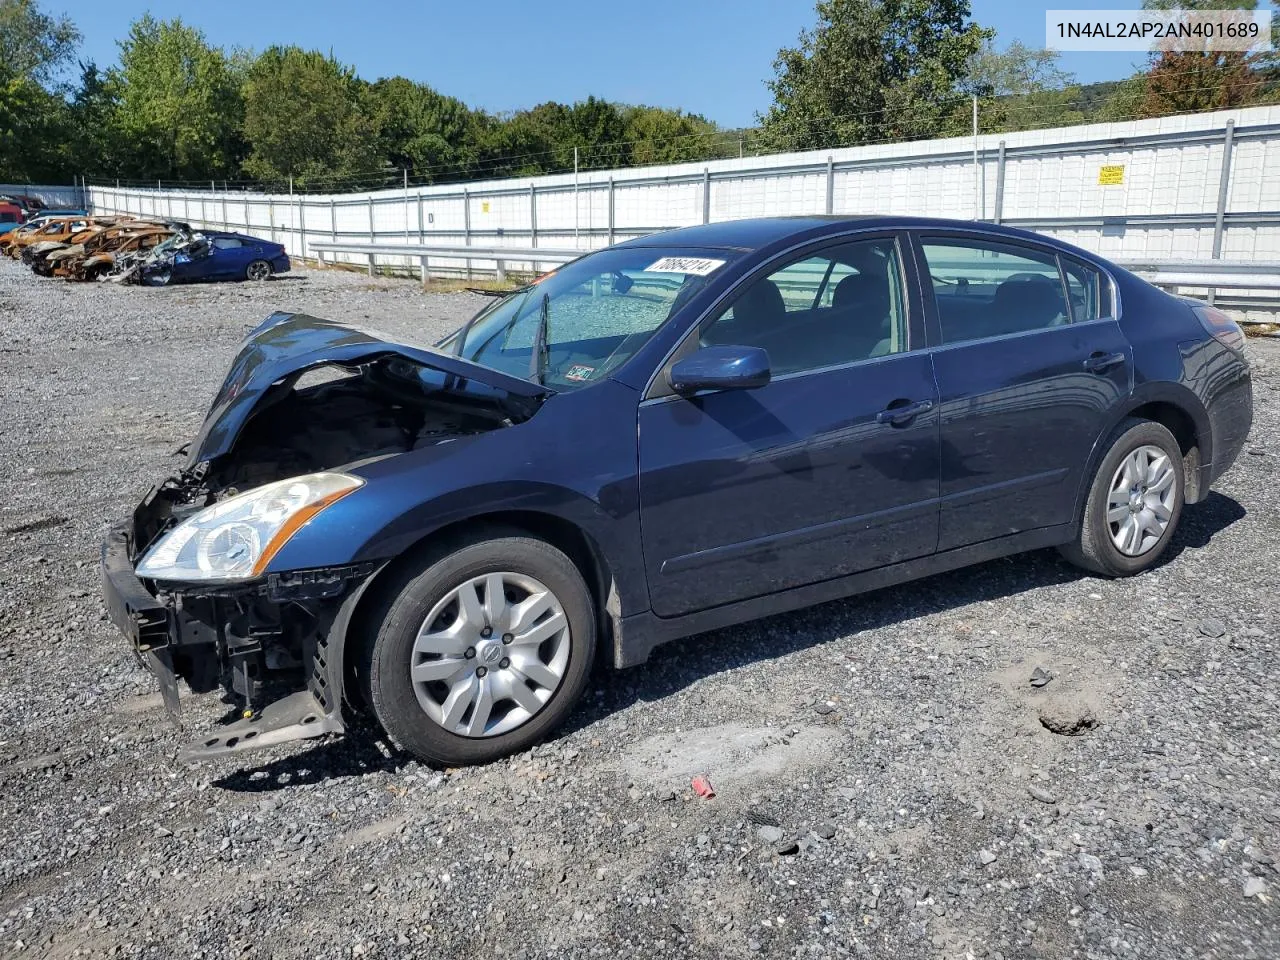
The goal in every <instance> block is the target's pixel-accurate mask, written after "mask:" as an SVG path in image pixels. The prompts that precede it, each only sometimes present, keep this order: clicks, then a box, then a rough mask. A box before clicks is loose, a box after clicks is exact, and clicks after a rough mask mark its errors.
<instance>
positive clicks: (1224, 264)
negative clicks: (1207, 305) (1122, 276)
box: [1115, 259, 1280, 291]
mask: <svg viewBox="0 0 1280 960" xmlns="http://www.w3.org/2000/svg"><path fill="white" fill-rule="evenodd" d="M1115 263H1116V265H1117V266H1121V267H1124V268H1125V269H1126V270H1129V271H1131V272H1133V273H1136V274H1137V275H1138V276H1140V277H1142V278H1143V279H1144V280H1146V281H1147V282H1149V283H1153V284H1155V285H1156V286H1157V287H1164V288H1177V287H1196V288H1208V289H1214V288H1219V287H1220V288H1224V289H1235V290H1277V291H1280V263H1277V262H1276V261H1273V260H1252V261H1245V260H1134V259H1121V260H1116V261H1115Z"/></svg>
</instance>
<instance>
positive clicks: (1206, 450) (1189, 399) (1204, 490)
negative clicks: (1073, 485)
mask: <svg viewBox="0 0 1280 960" xmlns="http://www.w3.org/2000/svg"><path fill="white" fill-rule="evenodd" d="M1152 403H1164V404H1168V405H1170V406H1172V407H1176V408H1177V409H1178V410H1180V411H1182V412H1183V413H1185V414H1186V415H1187V417H1188V418H1189V419H1190V420H1191V422H1192V424H1193V425H1194V427H1195V441H1194V443H1195V445H1194V447H1193V448H1192V449H1191V450H1190V451H1189V452H1188V453H1187V454H1186V456H1185V457H1184V458H1183V463H1184V465H1185V466H1184V469H1185V470H1186V471H1187V495H1186V501H1187V502H1188V503H1197V502H1199V501H1200V500H1202V499H1203V498H1204V497H1205V496H1206V495H1207V494H1208V492H1209V476H1210V469H1211V467H1210V463H1209V457H1210V455H1211V453H1210V452H1211V451H1212V450H1213V428H1212V427H1211V425H1210V423H1209V414H1208V412H1207V411H1206V410H1205V408H1204V404H1203V403H1202V402H1201V401H1200V398H1199V397H1198V396H1196V394H1195V393H1194V392H1193V391H1192V390H1191V389H1190V388H1189V387H1186V386H1184V385H1183V384H1180V383H1172V382H1168V381H1164V382H1158V383H1142V384H1139V385H1138V386H1136V387H1134V390H1133V392H1132V393H1131V394H1130V395H1129V397H1128V399H1127V400H1126V401H1125V402H1124V403H1123V404H1121V405H1119V406H1117V407H1116V408H1115V410H1114V411H1113V413H1112V416H1111V418H1110V420H1109V421H1108V422H1107V425H1106V427H1105V429H1103V430H1102V432H1101V433H1100V434H1099V435H1098V439H1097V440H1096V441H1095V442H1094V445H1093V449H1092V450H1091V451H1090V453H1089V467H1088V469H1087V470H1085V471H1084V473H1083V474H1081V478H1080V486H1079V488H1078V489H1077V490H1076V507H1075V513H1074V516H1073V523H1074V524H1075V526H1076V528H1077V529H1078V528H1079V525H1080V518H1081V517H1082V516H1083V515H1084V501H1085V497H1086V496H1087V495H1088V492H1089V488H1090V487H1091V486H1092V485H1093V475H1094V473H1095V471H1097V469H1098V464H1099V463H1101V462H1102V458H1103V457H1105V456H1106V455H1107V450H1108V449H1110V441H1111V437H1112V434H1114V433H1115V431H1116V428H1117V427H1119V426H1120V424H1121V423H1123V422H1124V421H1125V420H1126V419H1127V418H1128V417H1131V416H1133V414H1134V411H1136V410H1140V409H1141V408H1142V407H1145V406H1147V405H1148V404H1152Z"/></svg>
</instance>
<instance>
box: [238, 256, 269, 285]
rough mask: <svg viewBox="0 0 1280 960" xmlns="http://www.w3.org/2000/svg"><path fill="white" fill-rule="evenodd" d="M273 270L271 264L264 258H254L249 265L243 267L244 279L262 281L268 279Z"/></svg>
mask: <svg viewBox="0 0 1280 960" xmlns="http://www.w3.org/2000/svg"><path fill="white" fill-rule="evenodd" d="M273 272H274V271H272V269H271V264H270V263H268V262H267V261H266V260H254V261H253V262H252V263H251V264H249V266H247V267H245V268H244V276H245V279H246V280H256V281H258V282H262V281H263V280H270V279H271V274H272V273H273Z"/></svg>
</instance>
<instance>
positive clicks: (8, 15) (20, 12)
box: [0, 0, 81, 84]
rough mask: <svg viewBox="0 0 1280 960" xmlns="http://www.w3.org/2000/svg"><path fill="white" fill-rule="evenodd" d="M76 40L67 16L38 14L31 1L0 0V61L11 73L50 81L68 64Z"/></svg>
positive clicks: (35, 81)
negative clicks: (57, 16) (56, 16)
mask: <svg viewBox="0 0 1280 960" xmlns="http://www.w3.org/2000/svg"><path fill="white" fill-rule="evenodd" d="M80 39H81V37H80V31H79V30H77V29H76V26H75V24H73V23H72V22H71V21H70V19H68V18H67V17H60V18H56V19H55V18H54V17H50V16H48V15H47V14H44V13H41V12H40V8H39V7H38V6H37V5H36V4H35V3H34V2H32V0H0V63H2V64H4V67H5V69H6V70H7V71H8V72H9V73H10V75H11V76H17V77H25V78H26V79H28V80H31V81H33V82H34V83H38V84H50V83H53V82H54V81H56V80H57V79H58V77H59V75H60V74H61V73H62V71H63V70H64V69H65V68H66V67H67V66H69V65H70V64H71V63H72V58H73V57H74V56H75V51H76V47H78V46H79V45H80Z"/></svg>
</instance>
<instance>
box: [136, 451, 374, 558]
mask: <svg viewBox="0 0 1280 960" xmlns="http://www.w3.org/2000/svg"><path fill="white" fill-rule="evenodd" d="M363 485H364V481H363V480H361V479H360V478H359V477H350V476H347V475H346V474H345V473H310V474H307V475H306V476H303V477H291V478H290V479H288V480H279V481H277V482H276V483H268V484H267V485H266V486H262V487H257V488H256V489H253V490H249V491H246V492H245V493H241V494H237V495H236V496H234V497H228V498H227V499H226V500H223V501H222V502H221V503H215V504H214V505H213V506H212V507H208V508H206V509H204V510H201V511H200V512H199V513H197V514H196V515H195V516H193V517H188V518H187V519H186V520H183V521H182V522H181V523H180V524H178V525H177V526H176V527H174V528H173V529H172V530H170V531H169V532H168V533H166V534H165V535H164V536H162V537H161V538H160V539H159V540H157V541H156V542H155V543H154V544H152V546H151V549H150V550H148V551H147V553H146V555H145V556H144V557H143V558H142V562H141V563H139V564H138V566H137V572H138V576H140V577H147V578H148V579H152V580H185V581H191V580H246V579H248V578H250V577H256V576H258V575H259V574H260V573H262V571H263V570H265V569H266V566H267V564H268V563H270V562H271V558H272V557H274V556H275V555H276V553H277V552H278V551H279V550H280V548H281V547H283V546H284V545H285V543H287V542H288V540H289V538H290V537H292V536H293V535H294V533H296V532H297V531H298V529H299V528H300V527H302V525H303V524H305V523H306V522H307V521H308V520H310V519H311V518H312V517H314V516H315V515H316V514H318V513H319V512H320V511H321V510H323V509H324V508H325V507H327V506H329V504H331V503H334V502H336V501H338V500H341V499H342V498H343V497H345V496H346V495H347V494H348V493H350V492H351V491H352V490H356V489H358V488H359V487H361V486H363Z"/></svg>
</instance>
